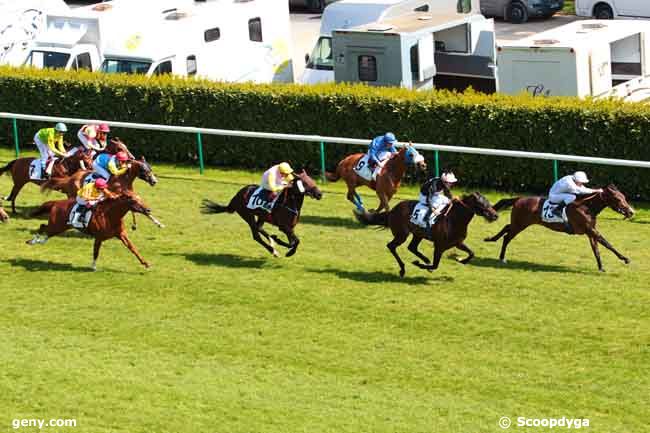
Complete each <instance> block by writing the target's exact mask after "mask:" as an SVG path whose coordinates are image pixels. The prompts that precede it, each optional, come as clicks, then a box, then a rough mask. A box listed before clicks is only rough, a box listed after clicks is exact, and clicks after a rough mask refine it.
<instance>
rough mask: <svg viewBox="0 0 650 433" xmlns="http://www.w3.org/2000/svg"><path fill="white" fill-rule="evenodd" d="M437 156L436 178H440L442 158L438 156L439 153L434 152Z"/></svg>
mask: <svg viewBox="0 0 650 433" xmlns="http://www.w3.org/2000/svg"><path fill="white" fill-rule="evenodd" d="M433 152H434V154H435V169H436V177H438V176H440V156H439V155H438V153H439V152H438V151H437V150H434V151H433Z"/></svg>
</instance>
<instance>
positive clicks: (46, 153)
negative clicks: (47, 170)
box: [34, 134, 54, 164]
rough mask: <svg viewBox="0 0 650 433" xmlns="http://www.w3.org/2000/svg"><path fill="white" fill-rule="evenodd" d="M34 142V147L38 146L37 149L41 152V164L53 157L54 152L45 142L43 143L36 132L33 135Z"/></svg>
mask: <svg viewBox="0 0 650 433" xmlns="http://www.w3.org/2000/svg"><path fill="white" fill-rule="evenodd" d="M34 143H36V147H38V151H39V152H40V154H41V161H43V164H45V162H46V161H47V160H48V158H52V157H54V152H52V151H51V150H50V148H49V146H48V145H47V144H45V143H43V142H42V141H41V140H40V139H39V138H38V134H36V135H35V136H34Z"/></svg>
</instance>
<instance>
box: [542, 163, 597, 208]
mask: <svg viewBox="0 0 650 433" xmlns="http://www.w3.org/2000/svg"><path fill="white" fill-rule="evenodd" d="M586 183H589V179H587V174H586V173H585V172H584V171H576V172H575V173H573V174H570V175H568V176H564V177H563V178H561V179H560V180H558V181H557V182H555V183H554V184H553V186H552V187H551V190H550V191H549V193H548V199H549V200H550V201H551V203H555V204H557V205H558V206H557V208H556V209H555V211H554V212H555V214H556V215H557V216H558V217H560V218H561V217H562V209H563V208H564V207H565V206H567V205H568V204H570V203H573V202H574V201H575V199H576V196H577V195H580V194H591V193H594V192H603V190H602V189H600V188H598V189H591V188H587V187H586V186H584V185H585V184H586Z"/></svg>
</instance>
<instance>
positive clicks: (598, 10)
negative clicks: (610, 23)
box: [594, 4, 614, 20]
mask: <svg viewBox="0 0 650 433" xmlns="http://www.w3.org/2000/svg"><path fill="white" fill-rule="evenodd" d="M594 17H595V18H596V19H598V20H611V19H614V11H612V8H611V7H609V5H606V4H599V5H598V6H596V7H595V8H594Z"/></svg>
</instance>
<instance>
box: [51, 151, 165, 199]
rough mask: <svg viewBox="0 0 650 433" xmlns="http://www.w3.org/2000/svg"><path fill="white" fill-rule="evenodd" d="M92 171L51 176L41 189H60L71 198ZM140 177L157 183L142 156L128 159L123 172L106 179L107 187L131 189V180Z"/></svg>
mask: <svg viewBox="0 0 650 433" xmlns="http://www.w3.org/2000/svg"><path fill="white" fill-rule="evenodd" d="M91 173H92V171H90V170H84V171H78V172H77V173H75V174H73V175H72V176H64V177H58V178H52V179H50V180H48V181H47V182H45V183H43V185H41V189H42V190H43V191H45V190H48V189H49V190H55V191H60V192H62V193H64V194H66V195H67V196H68V198H73V197H76V196H77V191H79V189H80V188H81V186H82V185H83V182H84V180H85V179H86V177H87V176H88V175H89V174H91ZM136 178H139V179H142V180H144V181H145V182H147V183H148V184H149V185H151V186H155V185H156V183H158V179H156V176H155V175H154V173H153V170H152V169H151V166H150V165H149V164H148V163H147V161H145V159H144V157H142V158H140V159H139V160H133V161H129V162H128V163H127V170H126V172H125V173H124V174H122V175H120V176H111V178H110V179H109V181H108V187H109V189H110V190H111V191H116V192H120V191H133V181H134V180H135V179H136Z"/></svg>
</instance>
